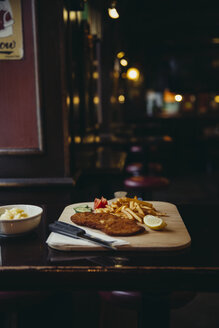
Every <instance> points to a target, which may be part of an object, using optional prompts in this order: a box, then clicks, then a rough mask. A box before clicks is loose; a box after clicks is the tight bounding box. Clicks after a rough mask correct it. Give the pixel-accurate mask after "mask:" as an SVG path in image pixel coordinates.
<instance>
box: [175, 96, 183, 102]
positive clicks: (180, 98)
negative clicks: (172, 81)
mask: <svg viewBox="0 0 219 328" xmlns="http://www.w3.org/2000/svg"><path fill="white" fill-rule="evenodd" d="M182 99H183V97H182V96H181V95H175V100H176V101H177V102H180V101H182Z"/></svg>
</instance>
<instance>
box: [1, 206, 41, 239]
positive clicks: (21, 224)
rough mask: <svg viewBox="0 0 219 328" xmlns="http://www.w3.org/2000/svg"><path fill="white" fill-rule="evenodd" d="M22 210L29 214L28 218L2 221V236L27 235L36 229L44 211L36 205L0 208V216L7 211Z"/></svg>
mask: <svg viewBox="0 0 219 328" xmlns="http://www.w3.org/2000/svg"><path fill="white" fill-rule="evenodd" d="M12 208H20V209H22V210H24V212H25V213H27V215H28V217H26V218H21V219H11V220H7V219H2V220H1V219H0V235H3V236H13V235H18V234H23V233H27V232H29V231H31V230H33V229H35V228H36V227H37V226H38V225H39V223H40V220H41V217H42V213H43V209H42V208H41V207H39V206H35V205H22V204H14V205H5V206H0V215H2V214H3V213H4V212H5V210H6V209H8V210H10V209H12Z"/></svg>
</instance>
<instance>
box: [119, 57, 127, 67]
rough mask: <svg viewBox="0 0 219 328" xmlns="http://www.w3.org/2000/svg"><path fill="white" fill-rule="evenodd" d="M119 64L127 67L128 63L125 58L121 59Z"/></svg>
mask: <svg viewBox="0 0 219 328" xmlns="http://www.w3.org/2000/svg"><path fill="white" fill-rule="evenodd" d="M120 64H121V65H122V66H127V65H128V61H127V60H126V59H125V58H122V59H121V60H120Z"/></svg>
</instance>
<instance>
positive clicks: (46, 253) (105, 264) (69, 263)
mask: <svg viewBox="0 0 219 328" xmlns="http://www.w3.org/2000/svg"><path fill="white" fill-rule="evenodd" d="M66 205H68V204H64V203H61V202H60V203H50V204H42V206H43V208H44V214H43V217H42V221H41V224H40V226H39V227H38V229H37V230H36V231H34V232H32V233H30V234H28V235H26V236H20V237H17V238H7V239H6V238H1V239H0V247H1V262H0V289H1V290H17V289H22V290H39V289H44V290H51V289H53V290H54V289H56V290H68V291H69V290H104V289H105V290H110V289H120V290H121V289H124V290H141V291H151V290H153V291H155V290H157V291H168V290H193V291H197V290H200V291H218V289H219V237H218V232H219V220H218V213H219V204H215V205H205V204H201V205H192V204H191V205H189V204H186V205H182V204H181V205H178V210H179V212H180V214H181V216H182V218H183V220H184V223H185V224H186V226H187V229H188V231H189V233H190V235H191V239H192V243H191V246H190V247H189V248H187V249H185V250H181V251H177V252H125V253H124V252H122V251H120V252H118V253H114V254H113V253H111V252H108V251H106V252H101V253H100V252H99V253H98V252H96V253H93V252H92V253H91V252H89V253H88V252H86V253H83V252H70V253H67V252H62V251H56V250H52V249H50V248H48V246H47V244H46V239H47V237H48V235H49V231H48V224H49V223H50V222H53V221H54V220H56V219H58V217H59V216H60V214H61V212H62V210H63V209H64V207H65V206H66Z"/></svg>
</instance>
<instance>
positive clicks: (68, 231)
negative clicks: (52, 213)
mask: <svg viewBox="0 0 219 328" xmlns="http://www.w3.org/2000/svg"><path fill="white" fill-rule="evenodd" d="M49 229H50V231H53V232H57V233H60V234H62V235H65V236H68V237H72V238H76V239H85V240H89V241H90V242H92V243H95V244H97V245H99V246H102V247H105V248H108V249H110V250H113V251H115V250H117V248H116V247H114V246H112V245H111V244H112V242H109V241H105V240H102V239H100V238H97V237H94V236H91V235H90V234H88V233H86V231H85V230H83V229H81V228H79V227H76V226H74V225H72V224H68V223H65V222H61V221H55V222H54V223H51V224H49Z"/></svg>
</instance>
